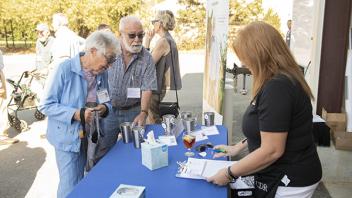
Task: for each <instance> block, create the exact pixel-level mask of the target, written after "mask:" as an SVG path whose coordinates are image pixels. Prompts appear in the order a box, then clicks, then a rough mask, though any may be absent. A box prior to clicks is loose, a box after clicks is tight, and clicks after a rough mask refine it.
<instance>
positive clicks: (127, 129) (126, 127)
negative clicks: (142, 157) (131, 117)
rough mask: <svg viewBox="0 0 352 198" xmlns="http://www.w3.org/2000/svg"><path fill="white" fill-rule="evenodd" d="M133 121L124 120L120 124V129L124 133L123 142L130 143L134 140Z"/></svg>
mask: <svg viewBox="0 0 352 198" xmlns="http://www.w3.org/2000/svg"><path fill="white" fill-rule="evenodd" d="M131 127H132V123H131V122H123V123H121V124H120V129H121V133H122V140H123V143H130V142H131V140H132V129H131Z"/></svg>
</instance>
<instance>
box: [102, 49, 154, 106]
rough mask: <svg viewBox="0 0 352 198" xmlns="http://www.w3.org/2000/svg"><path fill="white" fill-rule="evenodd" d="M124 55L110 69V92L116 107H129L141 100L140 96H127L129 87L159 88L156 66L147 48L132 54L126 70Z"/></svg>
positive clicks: (143, 89) (113, 104)
mask: <svg viewBox="0 0 352 198" xmlns="http://www.w3.org/2000/svg"><path fill="white" fill-rule="evenodd" d="M122 56H123V55H122V54H121V55H119V56H118V57H117V60H116V61H115V62H114V63H113V65H112V66H111V67H110V68H109V70H108V76H109V94H110V98H111V103H112V106H114V107H127V106H131V105H134V104H136V103H138V102H140V100H141V99H140V98H127V88H140V89H141V91H154V90H157V81H156V72H155V66H154V63H153V59H152V56H151V54H150V53H149V52H148V51H147V50H146V49H145V48H143V49H142V50H141V52H139V53H136V54H134V55H133V56H132V59H131V61H130V63H129V64H128V65H127V70H126V71H125V63H124V61H123V58H122Z"/></svg>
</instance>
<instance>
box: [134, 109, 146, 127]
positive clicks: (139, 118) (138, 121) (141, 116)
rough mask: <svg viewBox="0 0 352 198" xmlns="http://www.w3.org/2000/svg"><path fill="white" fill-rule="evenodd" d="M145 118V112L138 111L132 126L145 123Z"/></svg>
mask: <svg viewBox="0 0 352 198" xmlns="http://www.w3.org/2000/svg"><path fill="white" fill-rule="evenodd" d="M146 118H147V114H146V113H144V112H140V113H139V114H138V115H137V117H136V118H134V120H133V125H134V126H143V125H144V123H145V119H146Z"/></svg>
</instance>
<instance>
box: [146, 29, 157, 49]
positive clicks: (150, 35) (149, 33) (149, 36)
mask: <svg viewBox="0 0 352 198" xmlns="http://www.w3.org/2000/svg"><path fill="white" fill-rule="evenodd" d="M154 36H155V32H154V30H148V31H147V32H146V34H145V40H144V47H146V48H149V46H150V42H151V40H152V39H153V38H154Z"/></svg>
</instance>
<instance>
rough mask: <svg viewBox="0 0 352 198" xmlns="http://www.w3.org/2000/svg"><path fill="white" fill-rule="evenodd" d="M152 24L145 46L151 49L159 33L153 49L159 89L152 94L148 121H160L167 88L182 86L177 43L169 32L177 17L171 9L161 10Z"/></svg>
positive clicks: (172, 88)
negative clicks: (161, 107)
mask: <svg viewBox="0 0 352 198" xmlns="http://www.w3.org/2000/svg"><path fill="white" fill-rule="evenodd" d="M152 24H153V27H154V28H153V30H151V31H148V32H147V34H146V38H145V41H144V47H145V48H147V49H149V47H150V43H151V40H152V39H153V37H154V35H155V34H158V35H159V37H160V38H159V39H158V40H157V41H156V44H155V47H154V48H153V49H152V51H151V53H152V56H153V61H154V63H155V67H156V76H157V82H158V90H157V91H154V92H153V95H152V99H151V103H150V108H149V112H148V114H149V115H148V123H155V122H160V111H159V104H160V101H162V99H163V98H164V97H165V93H166V90H167V89H170V90H179V89H181V87H182V83H181V76H180V67H179V59H178V50H177V45H176V43H175V41H174V39H173V38H172V36H171V34H170V33H169V31H172V30H173V29H174V28H175V17H174V15H173V13H172V12H171V11H169V10H161V11H158V12H157V13H156V16H155V18H154V20H152ZM176 94H177V91H176ZM176 96H177V95H176Z"/></svg>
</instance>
